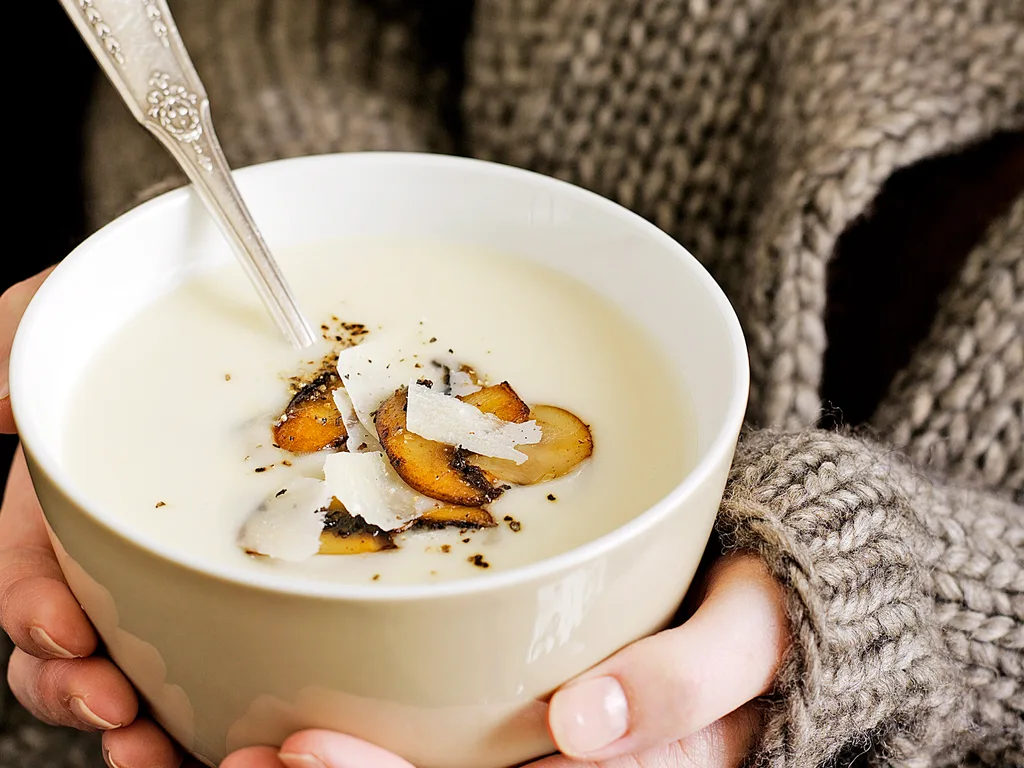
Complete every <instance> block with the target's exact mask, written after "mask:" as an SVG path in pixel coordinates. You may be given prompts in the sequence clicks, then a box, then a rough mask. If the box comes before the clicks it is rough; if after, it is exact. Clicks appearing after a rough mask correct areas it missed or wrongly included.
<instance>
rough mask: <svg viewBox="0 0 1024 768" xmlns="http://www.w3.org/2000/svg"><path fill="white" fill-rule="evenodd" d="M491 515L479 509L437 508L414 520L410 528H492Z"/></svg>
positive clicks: (493, 524)
mask: <svg viewBox="0 0 1024 768" xmlns="http://www.w3.org/2000/svg"><path fill="white" fill-rule="evenodd" d="M496 525H497V523H495V522H494V518H493V517H491V513H490V512H488V511H487V510H484V509H481V508H480V507H452V506H446V507H438V508H437V509H432V510H430V511H429V512H428V513H427V514H425V515H423V516H422V517H419V518H417V519H416V521H415V522H414V523H413V524H412V526H411V527H412V528H428V529H437V528H494V527H495V526H496Z"/></svg>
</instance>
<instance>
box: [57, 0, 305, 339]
mask: <svg viewBox="0 0 1024 768" xmlns="http://www.w3.org/2000/svg"><path fill="white" fill-rule="evenodd" d="M60 2H61V5H63V6H64V10H65V11H67V13H68V15H69V16H70V17H71V20H72V21H73V22H74V23H75V27H77V29H78V32H79V34H81V35H82V37H83V38H84V40H85V42H86V43H87V44H88V45H89V50H90V51H92V55H93V56H94V57H96V60H97V61H98V62H99V63H100V66H101V67H103V71H104V73H105V74H106V76H107V77H108V78H110V81H111V82H112V83H113V84H114V86H115V87H116V88H117V90H118V93H120V94H121V98H122V99H124V101H125V103H126V104H127V105H128V107H129V108H130V109H131V111H132V114H133V115H134V116H135V119H136V120H138V121H139V122H140V123H142V125H143V126H145V127H146V128H148V129H149V130H150V132H152V133H153V135H154V136H156V138H157V139H158V140H159V141H160V143H161V144H163V145H164V147H165V148H166V149H167V151H168V152H170V153H171V156H172V157H174V159H175V160H176V161H177V162H178V165H180V166H181V167H182V169H183V170H184V171H185V173H186V174H188V177H189V179H190V180H191V181H192V184H193V185H194V186H195V188H196V190H197V191H198V192H199V196H200V198H202V200H203V202H204V203H205V204H206V208H207V210H208V211H209V212H210V213H211V214H212V215H213V217H214V219H216V221H217V223H218V224H219V225H220V228H221V231H222V232H223V233H224V235H225V236H226V237H227V238H228V240H229V241H230V242H231V244H232V245H233V246H234V248H235V251H236V253H237V255H238V257H239V260H240V261H241V262H242V266H243V267H244V268H245V271H246V273H247V274H248V275H249V279H250V280H251V281H252V283H253V285H254V286H255V287H256V290H257V291H258V292H259V294H260V298H261V299H263V303H264V304H265V305H266V307H267V310H268V311H269V312H270V314H271V315H272V316H273V318H274V320H275V322H276V323H277V325H278V327H280V329H281V330H282V331H283V332H284V334H285V336H286V337H287V338H288V340H289V341H290V342H291V343H292V344H293V345H295V346H296V347H298V348H300V349H301V348H303V347H308V346H310V345H312V344H313V343H314V341H315V337H314V335H313V331H312V329H311V328H310V326H309V323H308V322H307V321H306V320H305V318H304V317H303V316H302V312H301V311H300V310H299V307H298V304H297V302H296V300H295V296H294V294H293V293H292V291H291V289H290V288H289V287H288V284H287V283H286V282H285V279H284V276H283V275H282V274H281V270H280V269H279V268H278V266H277V262H275V261H274V257H273V256H272V255H271V253H270V250H269V249H268V248H267V244H266V243H265V242H264V240H263V237H262V235H260V233H259V230H258V229H257V228H256V224H255V222H254V221H253V219H252V216H251V215H250V213H249V211H248V209H247V208H246V207H245V203H244V202H243V201H242V196H241V195H240V194H239V192H238V189H237V187H235V182H234V180H233V179H232V178H231V169H230V168H229V167H228V164H227V161H226V160H225V159H224V153H223V152H222V151H221V148H220V144H219V143H218V142H217V136H216V134H215V133H214V130H213V123H212V121H211V119H210V101H209V99H208V98H207V96H206V89H205V88H203V84H202V82H201V81H200V80H199V75H198V74H196V70H195V67H194V66H193V65H192V60H191V59H190V58H189V55H188V52H187V51H186V50H185V46H184V44H183V43H182V41H181V37H180V36H179V35H178V30H177V27H175V25H174V19H173V18H171V12H170V11H169V10H168V8H167V3H166V2H165V0H60Z"/></svg>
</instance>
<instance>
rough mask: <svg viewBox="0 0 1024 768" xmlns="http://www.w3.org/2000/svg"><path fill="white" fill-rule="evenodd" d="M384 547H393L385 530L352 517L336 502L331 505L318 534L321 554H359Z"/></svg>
mask: <svg viewBox="0 0 1024 768" xmlns="http://www.w3.org/2000/svg"><path fill="white" fill-rule="evenodd" d="M385 549H395V543H394V541H393V540H392V539H391V535H390V534H389V533H388V532H387V531H382V530H381V529H380V528H378V527H377V526H375V525H370V524H368V523H366V522H364V521H363V519H362V518H360V517H352V515H350V514H349V513H348V512H346V511H345V509H344V507H341V506H340V505H338V504H336V503H335V504H334V505H332V506H331V508H330V511H329V512H328V513H327V520H326V521H325V523H324V530H323V533H321V534H320V554H321V555H360V554H364V553H367V552H380V551H382V550H385Z"/></svg>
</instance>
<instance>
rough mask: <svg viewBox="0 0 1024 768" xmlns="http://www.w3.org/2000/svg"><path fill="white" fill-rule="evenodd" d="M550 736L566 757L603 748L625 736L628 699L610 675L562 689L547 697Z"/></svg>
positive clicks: (583, 754) (590, 752)
mask: <svg viewBox="0 0 1024 768" xmlns="http://www.w3.org/2000/svg"><path fill="white" fill-rule="evenodd" d="M548 721H549V723H550V724H551V735H552V736H553V737H554V739H555V743H556V744H557V745H558V748H559V749H560V750H561V751H562V752H564V753H565V754H567V755H569V756H570V757H585V756H586V755H589V754H592V753H594V752H597V751H598V750H600V749H604V748H605V747H607V746H608V745H610V744H613V743H615V742H616V741H618V740H619V739H621V738H622V737H623V736H625V735H626V730H627V729H628V728H629V702H628V701H627V700H626V693H625V691H623V690H622V686H621V685H619V681H618V680H616V679H615V678H614V677H598V678H595V679H594V680H587V681H586V682H583V683H577V684H576V685H571V686H569V687H568V688H563V689H562V690H560V691H559V692H558V693H556V694H555V696H554V697H553V698H552V699H551V708H550V711H549V712H548Z"/></svg>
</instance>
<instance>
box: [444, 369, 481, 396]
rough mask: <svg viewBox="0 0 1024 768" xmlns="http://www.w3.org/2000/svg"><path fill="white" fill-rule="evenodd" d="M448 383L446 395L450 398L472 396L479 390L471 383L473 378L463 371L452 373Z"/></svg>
mask: <svg viewBox="0 0 1024 768" xmlns="http://www.w3.org/2000/svg"><path fill="white" fill-rule="evenodd" d="M450 383H451V388H450V389H449V392H448V394H450V395H451V396H452V397H465V396H466V395H472V394H473V393H474V392H479V391H480V389H481V387H479V386H477V384H476V383H475V382H474V381H473V377H472V376H470V375H469V374H468V373H466V372H465V371H452V374H451V379H450Z"/></svg>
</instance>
